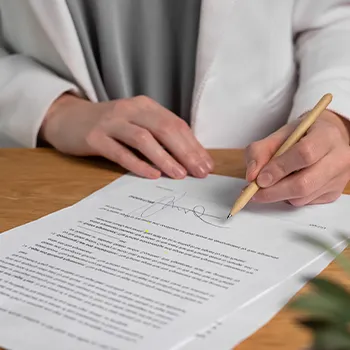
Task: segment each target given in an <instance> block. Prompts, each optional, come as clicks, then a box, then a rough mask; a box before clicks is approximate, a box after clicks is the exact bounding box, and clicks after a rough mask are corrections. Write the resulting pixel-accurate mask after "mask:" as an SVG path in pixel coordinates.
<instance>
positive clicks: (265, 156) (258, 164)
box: [245, 122, 296, 182]
mask: <svg viewBox="0 0 350 350" xmlns="http://www.w3.org/2000/svg"><path fill="white" fill-rule="evenodd" d="M295 127H296V122H294V123H291V124H287V125H285V126H283V127H282V128H280V129H278V130H277V131H276V132H274V133H273V134H271V135H269V136H267V137H266V138H264V139H262V140H260V141H256V142H253V143H251V144H250V145H249V146H248V147H247V148H246V150H245V162H246V167H247V170H246V180H247V181H248V182H251V181H253V180H255V179H256V178H257V176H258V175H259V173H260V171H261V170H262V168H263V167H264V166H265V165H266V164H267V163H268V162H269V161H270V159H271V158H272V157H273V155H274V154H275V153H276V152H277V150H278V149H279V148H280V146H281V145H282V144H283V142H284V141H285V140H286V139H287V138H288V136H289V135H290V134H291V133H292V132H293V130H294V129H295Z"/></svg>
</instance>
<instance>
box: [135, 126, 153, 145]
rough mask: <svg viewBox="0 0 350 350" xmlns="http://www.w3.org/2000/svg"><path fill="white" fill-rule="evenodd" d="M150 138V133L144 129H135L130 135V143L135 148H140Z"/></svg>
mask: <svg viewBox="0 0 350 350" xmlns="http://www.w3.org/2000/svg"><path fill="white" fill-rule="evenodd" d="M150 140H151V134H150V133H149V132H148V131H147V130H146V129H140V130H137V131H136V132H134V134H133V135H132V143H133V144H134V145H135V146H136V147H137V148H141V147H142V146H143V145H145V144H146V143H148V142H150Z"/></svg>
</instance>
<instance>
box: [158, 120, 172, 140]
mask: <svg viewBox="0 0 350 350" xmlns="http://www.w3.org/2000/svg"><path fill="white" fill-rule="evenodd" d="M173 132H174V126H173V123H171V122H170V121H169V120H164V121H163V122H162V123H161V124H160V125H159V128H158V132H157V133H158V134H159V135H160V136H161V137H169V136H170V135H171V134H172V133H173Z"/></svg>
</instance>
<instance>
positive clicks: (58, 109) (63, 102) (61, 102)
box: [38, 92, 87, 143]
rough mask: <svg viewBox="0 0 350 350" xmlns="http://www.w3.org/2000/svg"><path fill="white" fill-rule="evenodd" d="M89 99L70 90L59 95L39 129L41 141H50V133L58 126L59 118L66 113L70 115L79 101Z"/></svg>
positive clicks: (82, 101)
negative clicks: (69, 112)
mask: <svg viewBox="0 0 350 350" xmlns="http://www.w3.org/2000/svg"><path fill="white" fill-rule="evenodd" d="M84 102H85V103H86V102H87V101H85V100H83V99H82V98H79V97H77V96H75V95H73V94H71V93H69V92H67V93H64V94H62V95H61V96H59V97H58V98H57V99H56V100H55V101H54V102H53V103H52V104H51V106H50V108H49V109H48V110H47V112H46V114H45V117H44V119H43V122H42V124H41V127H40V130H39V135H38V137H39V141H44V142H49V143H50V141H49V139H50V137H49V135H51V134H52V133H53V132H54V130H55V129H57V128H58V124H59V120H60V119H61V118H62V117H63V118H64V116H65V115H68V113H67V112H68V110H69V109H70V108H71V107H72V106H75V105H77V104H79V103H84Z"/></svg>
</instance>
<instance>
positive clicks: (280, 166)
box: [271, 159, 288, 176]
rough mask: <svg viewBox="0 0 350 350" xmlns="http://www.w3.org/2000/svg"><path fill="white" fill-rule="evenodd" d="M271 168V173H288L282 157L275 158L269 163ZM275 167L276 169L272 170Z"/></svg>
mask: <svg viewBox="0 0 350 350" xmlns="http://www.w3.org/2000/svg"><path fill="white" fill-rule="evenodd" d="M271 168H272V169H271V170H272V172H273V173H275V172H277V173H278V174H279V175H280V176H284V175H285V174H288V169H287V168H288V166H287V164H286V162H285V161H284V160H283V159H277V160H276V162H274V163H272V164H271ZM275 169H276V171H274V170H275Z"/></svg>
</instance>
